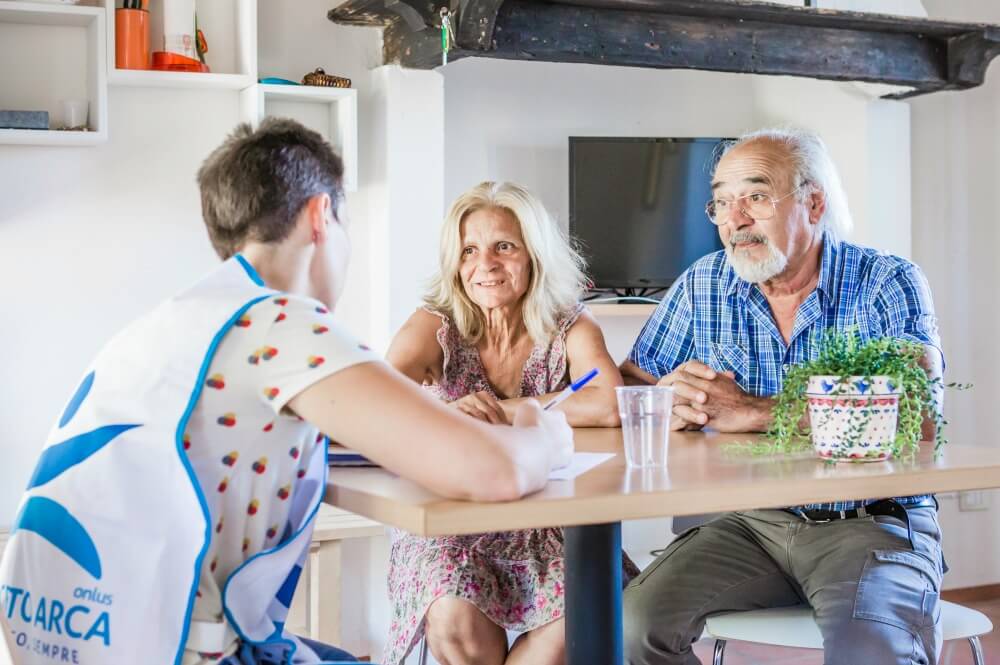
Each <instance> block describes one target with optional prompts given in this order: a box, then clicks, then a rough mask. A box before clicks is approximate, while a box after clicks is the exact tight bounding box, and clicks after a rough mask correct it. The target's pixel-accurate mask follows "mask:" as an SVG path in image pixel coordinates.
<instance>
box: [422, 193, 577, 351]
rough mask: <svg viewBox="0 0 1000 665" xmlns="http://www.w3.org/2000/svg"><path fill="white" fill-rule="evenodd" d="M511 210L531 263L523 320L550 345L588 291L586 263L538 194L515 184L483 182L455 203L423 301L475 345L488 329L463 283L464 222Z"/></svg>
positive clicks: (537, 337) (538, 341)
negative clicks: (487, 212)
mask: <svg viewBox="0 0 1000 665" xmlns="http://www.w3.org/2000/svg"><path fill="white" fill-rule="evenodd" d="M490 208H494V209H499V210H506V211H507V212H509V213H510V214H511V215H512V216H513V217H514V219H515V220H516V221H517V224H518V226H519V227H520V229H521V237H522V238H523V239H524V246H525V249H527V251H528V256H529V259H530V262H531V263H530V269H531V280H530V282H529V284H528V290H527V292H525V294H524V301H523V307H522V316H523V317H524V325H525V327H526V328H527V330H528V335H530V336H531V339H532V340H533V341H534V342H535V343H536V344H547V343H548V342H549V340H551V338H552V335H553V334H554V333H555V332H556V330H557V326H558V321H559V318H560V317H561V316H562V315H563V314H565V313H566V312H569V311H570V310H571V309H572V308H573V307H575V306H576V304H577V302H578V301H579V300H580V296H581V295H582V294H583V292H584V290H585V287H586V281H587V279H586V276H585V274H584V265H585V264H584V260H583V258H582V257H581V256H580V254H579V253H578V252H577V251H576V250H575V249H574V248H573V246H572V245H571V243H570V241H569V238H568V237H567V236H566V234H564V233H563V232H562V230H561V229H560V228H559V225H558V224H556V222H555V220H554V219H553V218H552V217H551V216H550V215H549V213H548V212H547V211H546V210H545V207H544V206H543V205H542V203H541V201H539V200H538V199H537V198H536V197H535V196H534V195H532V194H531V193H530V192H529V191H528V190H526V189H524V188H523V187H521V186H519V185H515V184H513V183H510V182H489V181H487V182H481V183H479V184H478V185H476V186H475V187H473V188H472V189H470V190H468V191H467V192H465V193H464V194H462V195H461V196H459V197H458V198H457V199H455V202H454V203H452V204H451V209H450V210H449V211H448V216H447V217H445V220H444V225H443V226H442V228H441V250H440V264H441V265H440V269H439V271H438V274H437V275H436V276H434V278H433V279H432V280H431V284H430V288H429V289H428V292H427V295H425V296H424V302H425V303H426V304H427V305H429V306H430V307H431V308H433V309H436V310H438V311H441V312H445V313H448V314H450V315H451V318H452V320H453V321H454V322H455V326H456V328H457V329H458V331H459V333H460V334H461V335H462V337H463V338H464V339H466V340H468V341H470V342H475V341H478V340H479V339H480V337H482V335H483V333H484V332H485V330H486V320H485V317H484V315H483V312H482V310H481V309H480V308H479V307H478V306H477V305H476V304H475V303H474V302H472V299H471V298H469V295H468V294H467V293H466V292H465V287H464V286H463V285H462V278H461V276H460V275H459V266H460V264H461V258H462V233H461V227H462V221H463V220H464V219H465V218H466V217H468V215H469V214H470V213H473V212H475V211H477V210H483V209H490Z"/></svg>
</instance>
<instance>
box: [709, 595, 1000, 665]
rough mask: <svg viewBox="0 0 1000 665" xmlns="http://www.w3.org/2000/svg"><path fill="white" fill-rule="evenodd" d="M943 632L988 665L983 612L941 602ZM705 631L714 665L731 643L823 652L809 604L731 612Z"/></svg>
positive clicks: (977, 663) (977, 661)
mask: <svg viewBox="0 0 1000 665" xmlns="http://www.w3.org/2000/svg"><path fill="white" fill-rule="evenodd" d="M941 629H942V630H941V632H942V638H943V639H944V641H948V640H968V641H969V646H970V647H971V648H972V660H973V662H974V663H975V665H985V663H986V661H985V660H984V659H983V647H982V644H980V641H979V636H980V635H985V634H986V633H989V632H991V631H992V630H993V623H992V622H991V621H990V620H989V617H987V616H986V615H985V614H983V613H982V612H977V611H976V610H974V609H971V608H968V607H963V606H961V605H956V604H955V603H949V602H948V601H946V600H942V601H941ZM705 632H706V633H707V635H708V636H709V637H712V638H714V639H715V653H714V656H713V659H712V663H713V665H722V657H723V654H724V653H725V650H726V641H727V640H740V641H743V642H754V643H756V644H768V645H773V646H779V647H792V648H797V649H822V648H823V636H822V635H820V632H819V626H817V625H816V621H815V619H814V618H813V611H812V608H811V607H809V606H808V605H798V606H795V607H775V608H771V609H766V610H751V611H749V612H729V613H728V614H719V615H716V616H713V617H710V618H709V619H708V621H707V622H706V624H705Z"/></svg>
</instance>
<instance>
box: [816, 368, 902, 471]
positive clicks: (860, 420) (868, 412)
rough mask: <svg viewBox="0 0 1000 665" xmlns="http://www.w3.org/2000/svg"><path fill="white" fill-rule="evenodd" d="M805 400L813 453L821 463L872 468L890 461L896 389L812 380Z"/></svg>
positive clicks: (884, 379) (875, 381) (881, 381)
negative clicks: (871, 464) (863, 464)
mask: <svg viewBox="0 0 1000 665" xmlns="http://www.w3.org/2000/svg"><path fill="white" fill-rule="evenodd" d="M841 379H843V380H841ZM806 397H807V398H808V400H809V423H810V426H811V429H812V442H813V447H814V448H815V449H816V453H817V454H818V455H819V456H820V457H821V458H823V459H826V460H833V461H838V462H839V461H844V462H878V461H881V460H887V459H889V458H890V457H892V442H893V440H894V439H895V438H896V420H897V417H898V416H899V389H898V386H896V383H895V381H894V380H893V379H892V378H891V377H888V376H875V377H870V378H866V377H863V376H850V377H839V376H812V377H809V385H808V386H807V387H806Z"/></svg>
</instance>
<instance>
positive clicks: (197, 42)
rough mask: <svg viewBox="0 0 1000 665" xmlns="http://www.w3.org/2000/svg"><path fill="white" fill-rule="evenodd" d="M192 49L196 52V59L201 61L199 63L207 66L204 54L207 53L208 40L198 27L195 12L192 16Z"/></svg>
mask: <svg viewBox="0 0 1000 665" xmlns="http://www.w3.org/2000/svg"><path fill="white" fill-rule="evenodd" d="M194 49H195V50H196V51H197V52H198V60H200V61H201V64H203V65H205V66H208V65H207V64H206V63H205V54H206V53H208V40H207V39H205V33H204V32H202V31H201V28H199V27H198V15H197V14H195V17H194Z"/></svg>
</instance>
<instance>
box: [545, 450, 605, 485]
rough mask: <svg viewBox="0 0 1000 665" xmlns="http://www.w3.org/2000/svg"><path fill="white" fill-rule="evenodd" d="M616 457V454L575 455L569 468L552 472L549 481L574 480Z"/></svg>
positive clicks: (565, 467)
mask: <svg viewBox="0 0 1000 665" xmlns="http://www.w3.org/2000/svg"><path fill="white" fill-rule="evenodd" d="M614 456H615V454H614V453H573V459H572V460H571V461H570V463H569V466H564V467H563V468H561V469H556V470H555V471H552V472H550V473H549V480H572V479H573V478H576V477H577V476H581V475H583V474H585V473H587V472H588V471H590V470H591V469H593V468H594V467H595V466H597V465H598V464H603V463H604V462H607V461H608V460H609V459H611V458H612V457H614Z"/></svg>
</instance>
